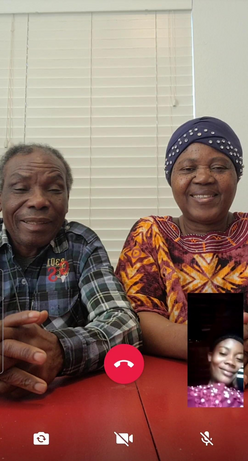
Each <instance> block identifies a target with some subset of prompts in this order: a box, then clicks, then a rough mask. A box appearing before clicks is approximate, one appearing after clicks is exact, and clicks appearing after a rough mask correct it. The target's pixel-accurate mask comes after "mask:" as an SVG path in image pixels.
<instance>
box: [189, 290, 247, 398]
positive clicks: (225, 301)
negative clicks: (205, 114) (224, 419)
mask: <svg viewBox="0 0 248 461" xmlns="http://www.w3.org/2000/svg"><path fill="white" fill-rule="evenodd" d="M188 307H189V312H188V386H189V387H188V406H189V407H243V406H244V398H243V390H244V386H243V362H244V352H243V294H242V293H237V294H234V293H231V294H230V293H225V294H220V293H218V294H215V293H200V294H196V293H194V294H189V296H188Z"/></svg>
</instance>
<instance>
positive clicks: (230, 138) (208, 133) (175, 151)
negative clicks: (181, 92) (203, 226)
mask: <svg viewBox="0 0 248 461" xmlns="http://www.w3.org/2000/svg"><path fill="white" fill-rule="evenodd" d="M195 142H199V143H201V144H206V145H207V146H210V147H213V148H214V149H216V150H218V151H219V152H221V153H222V154H225V155H227V156H228V157H229V158H230V160H231V161H232V162H233V164H234V167H235V170H236V173H237V176H238V180H239V179H240V177H241V176H242V174H243V167H244V165H243V151H242V147H241V144H240V141H239V138H238V136H237V135H236V134H235V133H234V131H233V130H232V128H231V127H230V126H229V125H228V124H227V123H225V122H223V121H222V120H219V119H218V118H214V117H200V118H195V119H193V120H189V121H188V122H186V123H184V124H183V125H181V126H180V127H179V128H178V129H177V130H176V131H175V132H174V133H173V135H172V136H171V139H170V141H169V144H168V146H167V149H166V160H165V176H166V179H167V181H168V183H169V184H170V185H171V172H172V168H173V166H174V164H175V162H176V161H177V159H178V157H179V155H181V154H182V152H183V151H184V150H185V149H187V147H189V146H190V144H193V143H195Z"/></svg>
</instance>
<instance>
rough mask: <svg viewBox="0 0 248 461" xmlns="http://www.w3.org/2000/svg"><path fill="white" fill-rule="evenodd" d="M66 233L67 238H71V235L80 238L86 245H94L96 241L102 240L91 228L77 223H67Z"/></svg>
mask: <svg viewBox="0 0 248 461" xmlns="http://www.w3.org/2000/svg"><path fill="white" fill-rule="evenodd" d="M64 230H65V233H66V235H67V238H70V234H74V235H76V236H77V237H78V238H79V239H80V237H81V238H82V239H83V240H84V241H85V242H86V243H88V244H89V243H92V242H93V241H95V240H100V239H99V237H98V235H97V234H96V233H95V232H94V231H93V230H92V229H91V228H90V227H87V226H85V225H84V224H81V223H79V222H76V221H70V222H68V221H66V222H65V226H64Z"/></svg>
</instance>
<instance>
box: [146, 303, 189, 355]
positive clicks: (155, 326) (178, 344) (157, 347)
mask: <svg viewBox="0 0 248 461" xmlns="http://www.w3.org/2000/svg"><path fill="white" fill-rule="evenodd" d="M138 315H139V318H140V326H141V330H142V333H143V343H144V352H145V353H147V354H151V355H160V356H164V357H174V358H178V359H184V360H187V325H185V324H184V325H180V324H178V323H172V322H171V321H170V320H168V319H166V318H165V317H162V316H161V315H159V314H156V313H154V312H140V313H139V314H138Z"/></svg>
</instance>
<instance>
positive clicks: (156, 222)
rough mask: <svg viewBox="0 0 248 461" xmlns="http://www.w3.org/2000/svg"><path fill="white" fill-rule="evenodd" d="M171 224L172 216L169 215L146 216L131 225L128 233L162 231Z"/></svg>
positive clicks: (149, 233)
mask: <svg viewBox="0 0 248 461" xmlns="http://www.w3.org/2000/svg"><path fill="white" fill-rule="evenodd" d="M171 224H173V218H172V217H171V216H155V215H151V216H146V217H144V218H140V219H139V220H138V221H136V222H135V224H134V225H133V227H132V229H131V231H130V233H131V234H137V233H142V234H148V235H151V234H154V232H155V233H161V232H163V231H164V230H165V229H166V228H167V227H168V226H171Z"/></svg>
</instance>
